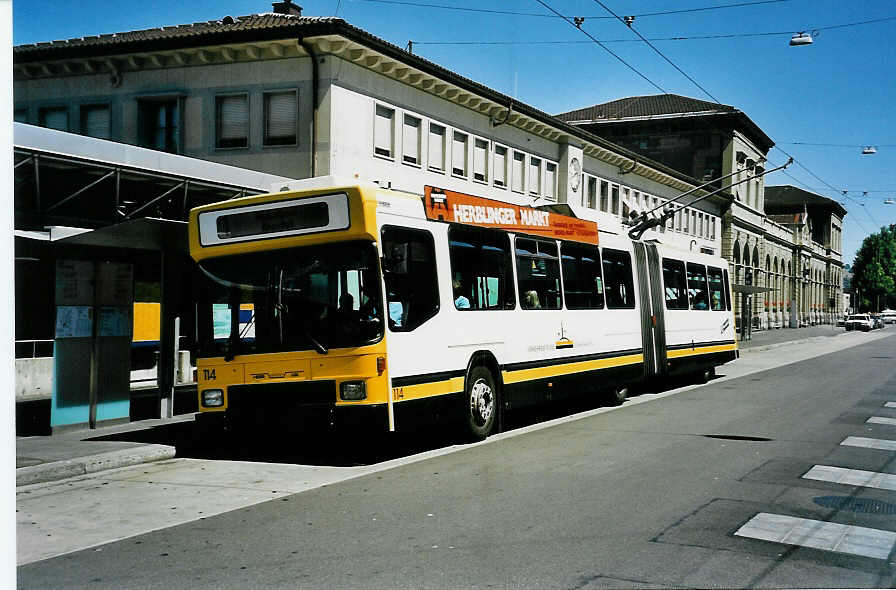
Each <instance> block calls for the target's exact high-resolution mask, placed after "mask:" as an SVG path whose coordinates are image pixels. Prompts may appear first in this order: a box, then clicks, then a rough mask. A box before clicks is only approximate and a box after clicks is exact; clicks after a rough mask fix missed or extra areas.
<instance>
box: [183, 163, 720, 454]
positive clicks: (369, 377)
mask: <svg viewBox="0 0 896 590" xmlns="http://www.w3.org/2000/svg"><path fill="white" fill-rule="evenodd" d="M322 181H323V180H322V179H311V181H307V182H306V186H311V187H315V186H316V187H317V188H308V189H307V190H297V191H296V190H285V191H283V192H279V193H275V194H268V195H261V196H255V197H247V198H242V199H235V200H231V201H226V202H222V203H217V204H213V205H208V206H203V207H199V208H197V209H194V210H192V211H191V213H190V227H189V229H190V252H191V255H192V257H193V258H194V259H195V260H196V262H197V263H198V265H199V268H200V269H201V271H202V272H201V275H202V276H201V277H200V282H201V283H202V286H201V294H200V296H199V302H198V306H199V308H198V309H199V312H198V314H197V327H198V335H199V341H200V347H201V350H200V354H199V358H198V361H197V376H198V382H199V387H198V390H199V406H200V411H201V416H200V418H201V419H203V420H208V421H209V422H211V423H212V424H214V423H215V422H216V421H217V420H221V421H222V422H223V424H222V426H223V425H231V426H234V427H236V425H239V424H242V423H244V422H242V421H246V423H248V422H254V423H255V424H263V425H269V426H271V425H272V424H273V423H272V421H274V420H284V422H285V423H286V424H295V423H297V421H298V420H302V421H304V420H312V421H318V422H320V423H323V424H333V423H336V424H343V423H352V424H359V423H361V424H364V423H366V424H373V425H375V426H377V427H379V428H382V429H386V428H388V429H390V430H392V429H395V428H396V426H397V427H399V428H400V427H401V424H402V420H404V419H405V418H404V417H405V416H406V415H407V413H408V410H411V409H414V408H416V409H418V410H419V409H420V408H427V411H433V408H432V406H433V405H437V406H438V407H439V408H440V409H439V412H440V415H442V414H443V413H444V412H445V411H446V409H448V410H450V411H452V412H454V413H455V414H454V415H455V416H457V417H459V418H460V419H461V420H460V422H461V423H462V424H463V428H464V433H465V435H466V437H467V438H469V439H483V438H485V437H487V436H488V435H489V434H491V433H493V432H495V431H496V430H497V429H498V428H499V427H500V423H501V414H502V412H503V411H504V410H507V409H510V408H517V407H521V406H525V405H528V404H533V403H538V402H540V401H544V400H550V399H557V398H559V397H562V396H564V395H567V394H570V393H572V392H592V391H593V392H606V393H608V394H609V395H610V399H611V400H613V401H615V402H616V403H621V402H622V401H624V399H625V395H626V392H627V387H628V386H629V385H631V384H633V383H636V382H640V381H644V380H650V379H662V378H663V377H664V376H668V375H672V374H677V373H688V372H699V373H702V374H703V375H704V376H709V375H711V374H712V372H713V371H714V369H715V367H716V366H717V365H720V364H722V363H725V362H728V361H730V360H732V359H734V358H735V357H736V356H737V346H736V343H735V339H734V325H733V324H734V321H733V316H732V313H731V294H730V288H729V278H728V265H727V263H726V262H725V260H724V259H722V258H719V257H715V256H708V255H704V254H700V253H696V252H685V251H681V250H675V249H672V248H670V247H668V246H664V245H663V244H660V243H657V242H656V241H647V242H642V241H633V240H632V239H630V238H629V237H628V236H627V235H625V234H624V233H623V232H622V229H621V228H622V226H621V224H619V227H618V228H617V231H616V232H614V231H612V230H610V231H607V230H604V229H601V231H600V232H598V227H597V223H596V222H595V221H589V220H588V219H584V218H582V217H585V214H580V215H581V216H580V217H575V216H572V215H563V214H560V213H558V212H556V211H558V210H561V209H562V210H565V211H567V212H569V211H572V209H571V208H569V207H567V206H566V205H554V206H552V207H549V208H531V207H522V206H517V205H512V204H508V203H504V202H499V201H494V200H488V199H483V198H478V197H474V196H470V195H465V194H461V193H456V192H452V191H448V190H442V189H438V188H433V187H429V186H427V187H425V192H424V195H423V196H422V197H421V196H420V195H412V194H408V193H401V192H397V191H390V190H384V189H380V188H378V187H376V186H373V185H360V186H357V185H355V186H339V185H330V186H325V187H321V185H320V183H321V182H322ZM299 184H301V183H299ZM563 208H565V209H563ZM607 225H610V224H607Z"/></svg>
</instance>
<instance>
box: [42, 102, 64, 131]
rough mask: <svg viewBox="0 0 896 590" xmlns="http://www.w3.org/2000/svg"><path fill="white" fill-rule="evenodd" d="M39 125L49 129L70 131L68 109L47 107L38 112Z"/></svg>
mask: <svg viewBox="0 0 896 590" xmlns="http://www.w3.org/2000/svg"><path fill="white" fill-rule="evenodd" d="M38 125H40V126H41V127H47V128H48V129H57V130H59V131H68V109H67V108H66V107H45V108H42V109H40V111H39V112H38Z"/></svg>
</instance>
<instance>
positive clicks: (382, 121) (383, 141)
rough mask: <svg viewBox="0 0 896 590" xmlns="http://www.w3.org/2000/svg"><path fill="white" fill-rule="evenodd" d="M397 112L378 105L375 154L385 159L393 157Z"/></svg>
mask: <svg viewBox="0 0 896 590" xmlns="http://www.w3.org/2000/svg"><path fill="white" fill-rule="evenodd" d="M394 120H395V111H394V110H393V109H390V108H388V107H384V106H382V105H376V115H375V117H374V123H373V153H374V154H375V155H377V156H383V157H384V158H391V157H392V153H393V152H392V145H393V142H392V136H393V133H394V131H393V129H394V125H393V121H394Z"/></svg>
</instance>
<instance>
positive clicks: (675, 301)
mask: <svg viewBox="0 0 896 590" xmlns="http://www.w3.org/2000/svg"><path fill="white" fill-rule="evenodd" d="M663 290H664V291H665V293H666V309H687V308H688V284H687V275H685V271H684V262H682V261H681V260H671V259H669V258H663Z"/></svg>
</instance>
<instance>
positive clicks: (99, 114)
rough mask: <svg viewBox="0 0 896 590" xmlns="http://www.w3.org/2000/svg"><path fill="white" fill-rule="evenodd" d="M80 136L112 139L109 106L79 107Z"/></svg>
mask: <svg viewBox="0 0 896 590" xmlns="http://www.w3.org/2000/svg"><path fill="white" fill-rule="evenodd" d="M81 134H82V135H87V136H90V137H98V138H100V139H109V138H110V137H112V131H111V125H110V122H109V105H107V104H92V105H84V106H82V107H81Z"/></svg>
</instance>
